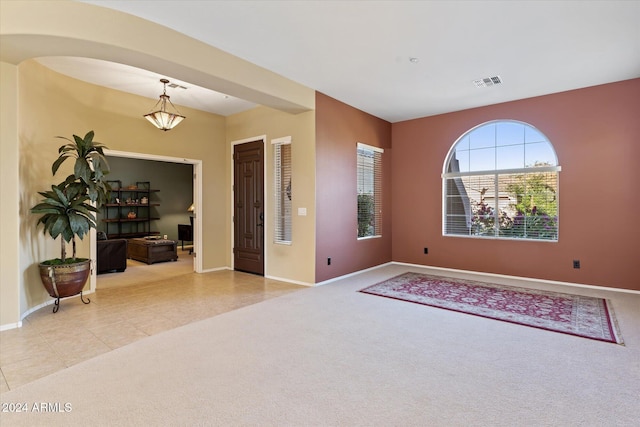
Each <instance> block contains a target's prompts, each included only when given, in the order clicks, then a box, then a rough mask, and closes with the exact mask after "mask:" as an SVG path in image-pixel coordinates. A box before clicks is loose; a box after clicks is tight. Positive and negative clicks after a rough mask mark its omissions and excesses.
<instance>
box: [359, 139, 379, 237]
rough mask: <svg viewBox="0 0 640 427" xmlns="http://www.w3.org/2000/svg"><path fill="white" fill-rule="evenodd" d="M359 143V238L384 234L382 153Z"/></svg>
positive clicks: (376, 148) (377, 149)
mask: <svg viewBox="0 0 640 427" xmlns="http://www.w3.org/2000/svg"><path fill="white" fill-rule="evenodd" d="M383 152H384V150H383V149H382V148H378V147H372V146H370V145H366V144H362V143H358V144H357V154H358V162H357V163H358V168H357V173H358V179H357V187H358V238H365V237H379V236H381V235H382V153H383Z"/></svg>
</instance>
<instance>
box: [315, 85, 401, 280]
mask: <svg viewBox="0 0 640 427" xmlns="http://www.w3.org/2000/svg"><path fill="white" fill-rule="evenodd" d="M358 142H362V143H365V144H368V145H372V146H375V147H380V148H384V150H385V151H384V154H383V156H382V157H383V160H382V163H383V165H382V179H383V188H382V193H383V202H382V203H383V213H382V218H383V223H382V237H381V238H373V239H364V240H358V239H357V227H358V221H357V216H356V212H357V198H356V195H357V189H356V157H357V156H356V143H358ZM391 161H392V158H391V124H390V123H389V122H386V121H384V120H381V119H378V118H376V117H374V116H372V115H370V114H367V113H364V112H362V111H360V110H358V109H356V108H353V107H350V106H349V105H347V104H344V103H342V102H339V101H337V100H335V99H333V98H330V97H328V96H326V95H323V94H321V93H316V283H317V282H322V281H325V280H329V279H332V278H334V277H338V276H342V275H345V274H348V273H352V272H354V271H358V270H362V269H366V268H369V267H373V266H376V265H380V264H384V263H386V262H390V261H391V168H390V165H391ZM327 258H331V265H327Z"/></svg>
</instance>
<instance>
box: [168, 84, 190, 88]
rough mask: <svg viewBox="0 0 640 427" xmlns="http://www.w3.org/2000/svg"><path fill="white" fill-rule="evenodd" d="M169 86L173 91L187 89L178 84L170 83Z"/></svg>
mask: <svg viewBox="0 0 640 427" xmlns="http://www.w3.org/2000/svg"><path fill="white" fill-rule="evenodd" d="M167 86H169V87H170V88H172V89H186V87H184V86H182V85H179V84H177V83H169V84H168V85H167Z"/></svg>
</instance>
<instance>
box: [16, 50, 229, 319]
mask: <svg viewBox="0 0 640 427" xmlns="http://www.w3.org/2000/svg"><path fill="white" fill-rule="evenodd" d="M18 69H19V93H20V96H19V106H20V107H19V117H20V120H19V134H20V138H19V144H20V158H19V167H20V172H19V174H20V199H21V201H22V203H21V205H20V215H21V218H22V220H21V224H20V242H21V243H22V244H21V249H20V250H21V252H20V269H21V270H20V273H21V274H23V275H24V300H23V303H22V305H21V312H24V310H25V309H27V308H31V307H34V306H37V305H39V304H42V303H43V302H45V301H48V300H49V297H48V295H47V294H46V293H45V292H44V290H43V288H42V285H41V283H40V278H39V275H38V270H37V263H38V262H40V261H43V260H45V259H49V258H55V257H58V256H59V247H60V246H59V241H56V242H53V241H52V239H50V238H47V237H46V236H44V235H43V233H42V232H41V230H40V229H36V227H35V225H36V222H37V216H36V215H30V214H29V208H30V207H31V206H33V205H35V204H36V203H37V201H38V200H39V196H38V195H37V191H42V190H45V189H48V188H49V187H50V185H51V184H54V183H58V182H60V181H62V180H63V179H64V177H66V175H67V174H68V173H70V171H71V169H70V168H71V167H72V163H71V162H68V163H69V164H68V165H66V164H65V165H64V166H63V167H64V168H66V169H65V170H63V169H62V168H61V170H60V171H59V172H58V174H56V177H55V178H53V177H52V176H51V169H50V168H51V163H52V162H53V160H54V159H55V158H56V157H57V148H58V147H59V146H60V145H62V143H63V142H64V141H62V140H58V139H55V138H54V136H56V135H63V136H69V137H70V136H71V135H72V134H74V133H75V134H78V135H81V136H84V134H85V133H86V132H87V131H89V130H94V131H95V133H96V140H97V141H99V142H101V143H103V144H105V145H106V146H107V147H108V148H109V149H111V150H117V151H124V152H132V153H144V154H152V155H160V156H169V157H176V158H188V159H197V160H201V161H202V170H203V177H202V180H203V202H202V212H203V215H202V231H203V236H202V237H203V238H202V251H201V253H200V254H199V255H200V256H202V262H203V268H204V269H205V270H206V269H212V268H221V267H225V266H227V265H228V263H227V254H226V252H227V248H226V247H225V246H224V244H223V243H222V242H221V240H220V239H219V238H218V236H221V235H224V233H225V231H226V229H227V224H226V223H225V222H226V221H227V215H226V212H225V211H224V208H223V203H222V202H223V201H224V200H225V195H226V191H225V189H226V182H228V177H227V176H226V175H225V167H226V165H225V161H224V159H225V138H224V134H225V120H224V117H221V116H217V115H214V114H209V113H205V112H202V111H198V110H193V109H188V108H185V107H180V109H181V112H183V113H184V114H185V115H186V116H187V119H186V120H185V122H184V123H183V124H181V126H179V127H177V128H175V129H174V130H172V131H171V132H161V131H159V130H158V129H156V128H154V127H153V126H151V125H150V124H149V123H148V122H147V121H146V120H144V119H143V118H142V114H143V113H145V112H147V111H148V109H149V108H150V106H152V105H153V103H154V100H151V99H148V98H143V97H139V96H135V95H130V94H126V93H122V92H118V91H113V90H109V89H105V88H103V87H100V86H96V85H91V84H87V83H84V82H81V81H79V80H75V79H71V78H68V77H66V76H63V75H61V74H58V73H55V72H52V71H50V70H48V69H47V68H45V67H43V66H41V65H40V64H38V63H37V62H35V61H33V60H30V61H26V62H24V63H22V64H21V65H20V66H19V67H18ZM3 174H4V173H3ZM88 240H89V239H86V238H85V240H84V241H82V242H79V243H80V244H79V249H78V250H79V255H80V256H84V257H89V251H90V246H89V241H88Z"/></svg>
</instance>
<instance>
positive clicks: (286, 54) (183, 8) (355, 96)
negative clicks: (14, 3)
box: [41, 0, 640, 122]
mask: <svg viewBox="0 0 640 427" xmlns="http://www.w3.org/2000/svg"><path fill="white" fill-rule="evenodd" d="M84 2H85V3H93V4H96V5H100V6H105V7H109V8H113V9H117V10H120V11H123V12H126V13H130V14H132V15H136V16H138V17H141V18H145V19H147V20H149V21H153V22H156V23H159V24H162V25H165V26H167V27H170V28H172V29H174V30H177V31H179V32H181V33H184V34H186V35H188V36H191V37H193V38H196V39H199V40H201V41H203V42H205V43H208V44H210V45H212V46H215V47H217V48H219V49H222V50H224V51H227V52H229V53H231V54H233V55H235V56H238V57H240V58H243V59H246V60H248V61H250V62H252V63H254V64H256V65H259V66H261V67H264V68H267V69H269V70H272V71H274V72H276V73H278V74H281V75H283V76H285V77H288V78H290V79H291V80H294V81H296V82H298V83H301V84H303V85H306V86H308V87H310V88H313V89H316V90H318V91H320V92H322V93H325V94H327V95H329V96H331V97H333V98H336V99H338V100H340V101H343V102H345V103H347V104H349V105H352V106H354V107H356V108H359V109H361V110H363V111H366V112H368V113H370V114H373V115H375V116H377V117H380V118H383V119H385V120H388V121H390V122H397V121H402V120H407V119H413V118H418V117H424V116H430V115H435V114H441V113H446V112H451V111H458V110H463V109H467V108H473V107H479V106H484V105H490V104H495V103H500V102H505V101H511V100H516V99H523V98H529V97H533V96H539V95H545V94H549V93H554V92H561V91H566V90H571V89H578V88H582V87H588V86H593V85H598V84H604V83H611V82H615V81H621V80H627V79H631V78H637V77H640V24H639V22H640V1H612V0H609V1H365V0H361V1H329V0H326V1H302V0H299V1H268V0H267V1H189V0H186V1H169V0H165V1H157V2H151V1H128V0H126V1H119V0H108V1H104V0H86V1H84ZM410 58H417V62H412V61H410ZM41 60H42V62H43V63H44V64H45V65H47V66H49V67H51V68H53V69H54V70H57V71H60V72H62V73H64V74H68V75H70V76H72V77H75V78H78V79H82V80H86V81H89V82H91V83H95V84H100V85H103V86H107V87H111V88H114V89H118V90H122V91H126V92H132V93H136V94H139V95H143V96H148V97H149V98H156V99H157V97H158V95H159V94H160V92H161V89H162V87H161V84H160V83H159V82H158V80H159V79H160V78H161V77H167V78H169V79H170V80H172V81H173V82H175V83H177V84H180V85H183V86H186V87H188V89H187V90H186V91H182V90H181V89H168V91H167V92H168V94H169V95H171V97H172V98H171V99H172V101H174V103H176V104H180V105H186V106H190V107H194V108H199V109H202V110H206V111H211V112H215V113H218V114H223V115H228V114H233V113H235V112H238V111H241V110H243V109H247V108H251V107H252V106H253V104H250V103H247V102H245V101H242V100H238V99H234V98H225V97H224V96H223V95H222V94H219V93H216V92H212V91H210V90H207V89H202V88H197V87H195V86H194V85H191V84H189V82H180V81H177V80H175V79H172V78H171V76H163V75H159V74H155V73H151V72H149V71H145V70H139V69H135V68H132V67H127V66H123V65H119V64H113V63H105V62H103V61H95V60H89V59H84V58H82V59H80V58H43V59H41ZM496 75H498V76H500V77H501V78H502V80H503V84H501V85H498V86H493V87H485V88H477V87H475V85H474V84H473V80H475V79H479V78H484V77H490V76H496ZM151 106H152V105H150V108H151Z"/></svg>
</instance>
